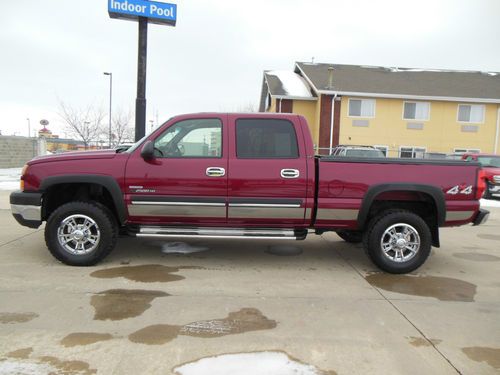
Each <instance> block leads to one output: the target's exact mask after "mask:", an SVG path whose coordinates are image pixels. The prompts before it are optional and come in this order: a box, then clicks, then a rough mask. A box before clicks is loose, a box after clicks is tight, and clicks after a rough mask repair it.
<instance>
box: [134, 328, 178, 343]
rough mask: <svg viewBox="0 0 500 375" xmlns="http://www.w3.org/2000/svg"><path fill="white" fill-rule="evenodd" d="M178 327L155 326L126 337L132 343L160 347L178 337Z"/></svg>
mask: <svg viewBox="0 0 500 375" xmlns="http://www.w3.org/2000/svg"><path fill="white" fill-rule="evenodd" d="M180 328H181V327H180V326H172V325H168V324H155V325H152V326H148V327H145V328H142V329H140V330H138V331H135V332H134V333H132V334H130V335H129V336H128V339H129V340H130V341H132V342H135V343H139V344H147V345H162V344H166V343H167V342H169V341H172V340H173V339H175V338H176V337H177V336H178V335H179V331H180Z"/></svg>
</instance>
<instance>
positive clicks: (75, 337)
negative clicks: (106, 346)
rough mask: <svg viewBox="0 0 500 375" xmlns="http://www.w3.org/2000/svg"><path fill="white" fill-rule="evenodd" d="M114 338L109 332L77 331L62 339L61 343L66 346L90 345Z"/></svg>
mask: <svg viewBox="0 0 500 375" xmlns="http://www.w3.org/2000/svg"><path fill="white" fill-rule="evenodd" d="M112 338H113V336H112V335H110V334H109V333H95V332H75V333H70V334H69V335H67V336H66V337H64V338H63V339H62V340H61V345H63V346H65V347H67V348H68V347H71V346H79V345H90V344H94V343H96V342H99V341H106V340H111V339H112Z"/></svg>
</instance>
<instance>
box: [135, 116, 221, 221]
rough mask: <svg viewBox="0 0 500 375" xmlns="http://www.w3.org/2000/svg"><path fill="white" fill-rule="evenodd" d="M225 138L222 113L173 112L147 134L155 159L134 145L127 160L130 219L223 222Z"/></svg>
mask: <svg viewBox="0 0 500 375" xmlns="http://www.w3.org/2000/svg"><path fill="white" fill-rule="evenodd" d="M227 139H228V137H227V115H201V114H200V115H195V116H193V115H191V116H179V117H176V118H174V119H172V120H170V121H169V122H168V123H167V124H166V125H165V126H163V127H162V129H161V130H159V131H156V132H155V133H153V134H152V135H151V136H150V137H149V138H148V140H151V141H153V142H154V146H155V158H154V159H152V160H149V161H146V160H144V159H143V158H142V157H141V155H140V152H141V147H140V148H139V149H137V150H135V151H133V154H132V155H131V156H130V158H129V161H128V163H127V167H126V174H125V176H126V177H125V178H126V180H125V185H126V187H125V188H126V202H127V208H128V212H129V216H130V222H131V223H134V222H136V223H139V222H140V223H144V222H149V223H157V224H169V225H197V224H211V223H212V224H214V225H217V224H225V223H226V221H227V215H226V200H227V173H226V171H227V169H228V166H227V155H228V147H227V141H226V140H227Z"/></svg>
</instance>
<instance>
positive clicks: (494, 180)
mask: <svg viewBox="0 0 500 375" xmlns="http://www.w3.org/2000/svg"><path fill="white" fill-rule="evenodd" d="M462 160H465V161H474V162H479V164H481V166H482V167H483V170H484V178H485V181H486V191H485V192H484V197H485V198H488V199H489V198H493V197H495V196H497V197H498V196H500V155H495V154H477V153H465V154H463V155H462Z"/></svg>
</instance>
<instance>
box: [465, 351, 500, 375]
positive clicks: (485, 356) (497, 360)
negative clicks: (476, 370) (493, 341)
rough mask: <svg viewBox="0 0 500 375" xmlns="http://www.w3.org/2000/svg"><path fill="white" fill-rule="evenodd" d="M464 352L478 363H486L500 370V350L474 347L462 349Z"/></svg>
mask: <svg viewBox="0 0 500 375" xmlns="http://www.w3.org/2000/svg"><path fill="white" fill-rule="evenodd" d="M462 351H463V352H464V353H465V354H466V355H467V357H469V358H470V359H472V360H473V361H476V362H486V363H487V364H488V365H490V366H491V367H493V368H495V369H497V370H498V369H500V349H498V348H486V347H480V346H473V347H469V348H462Z"/></svg>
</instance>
